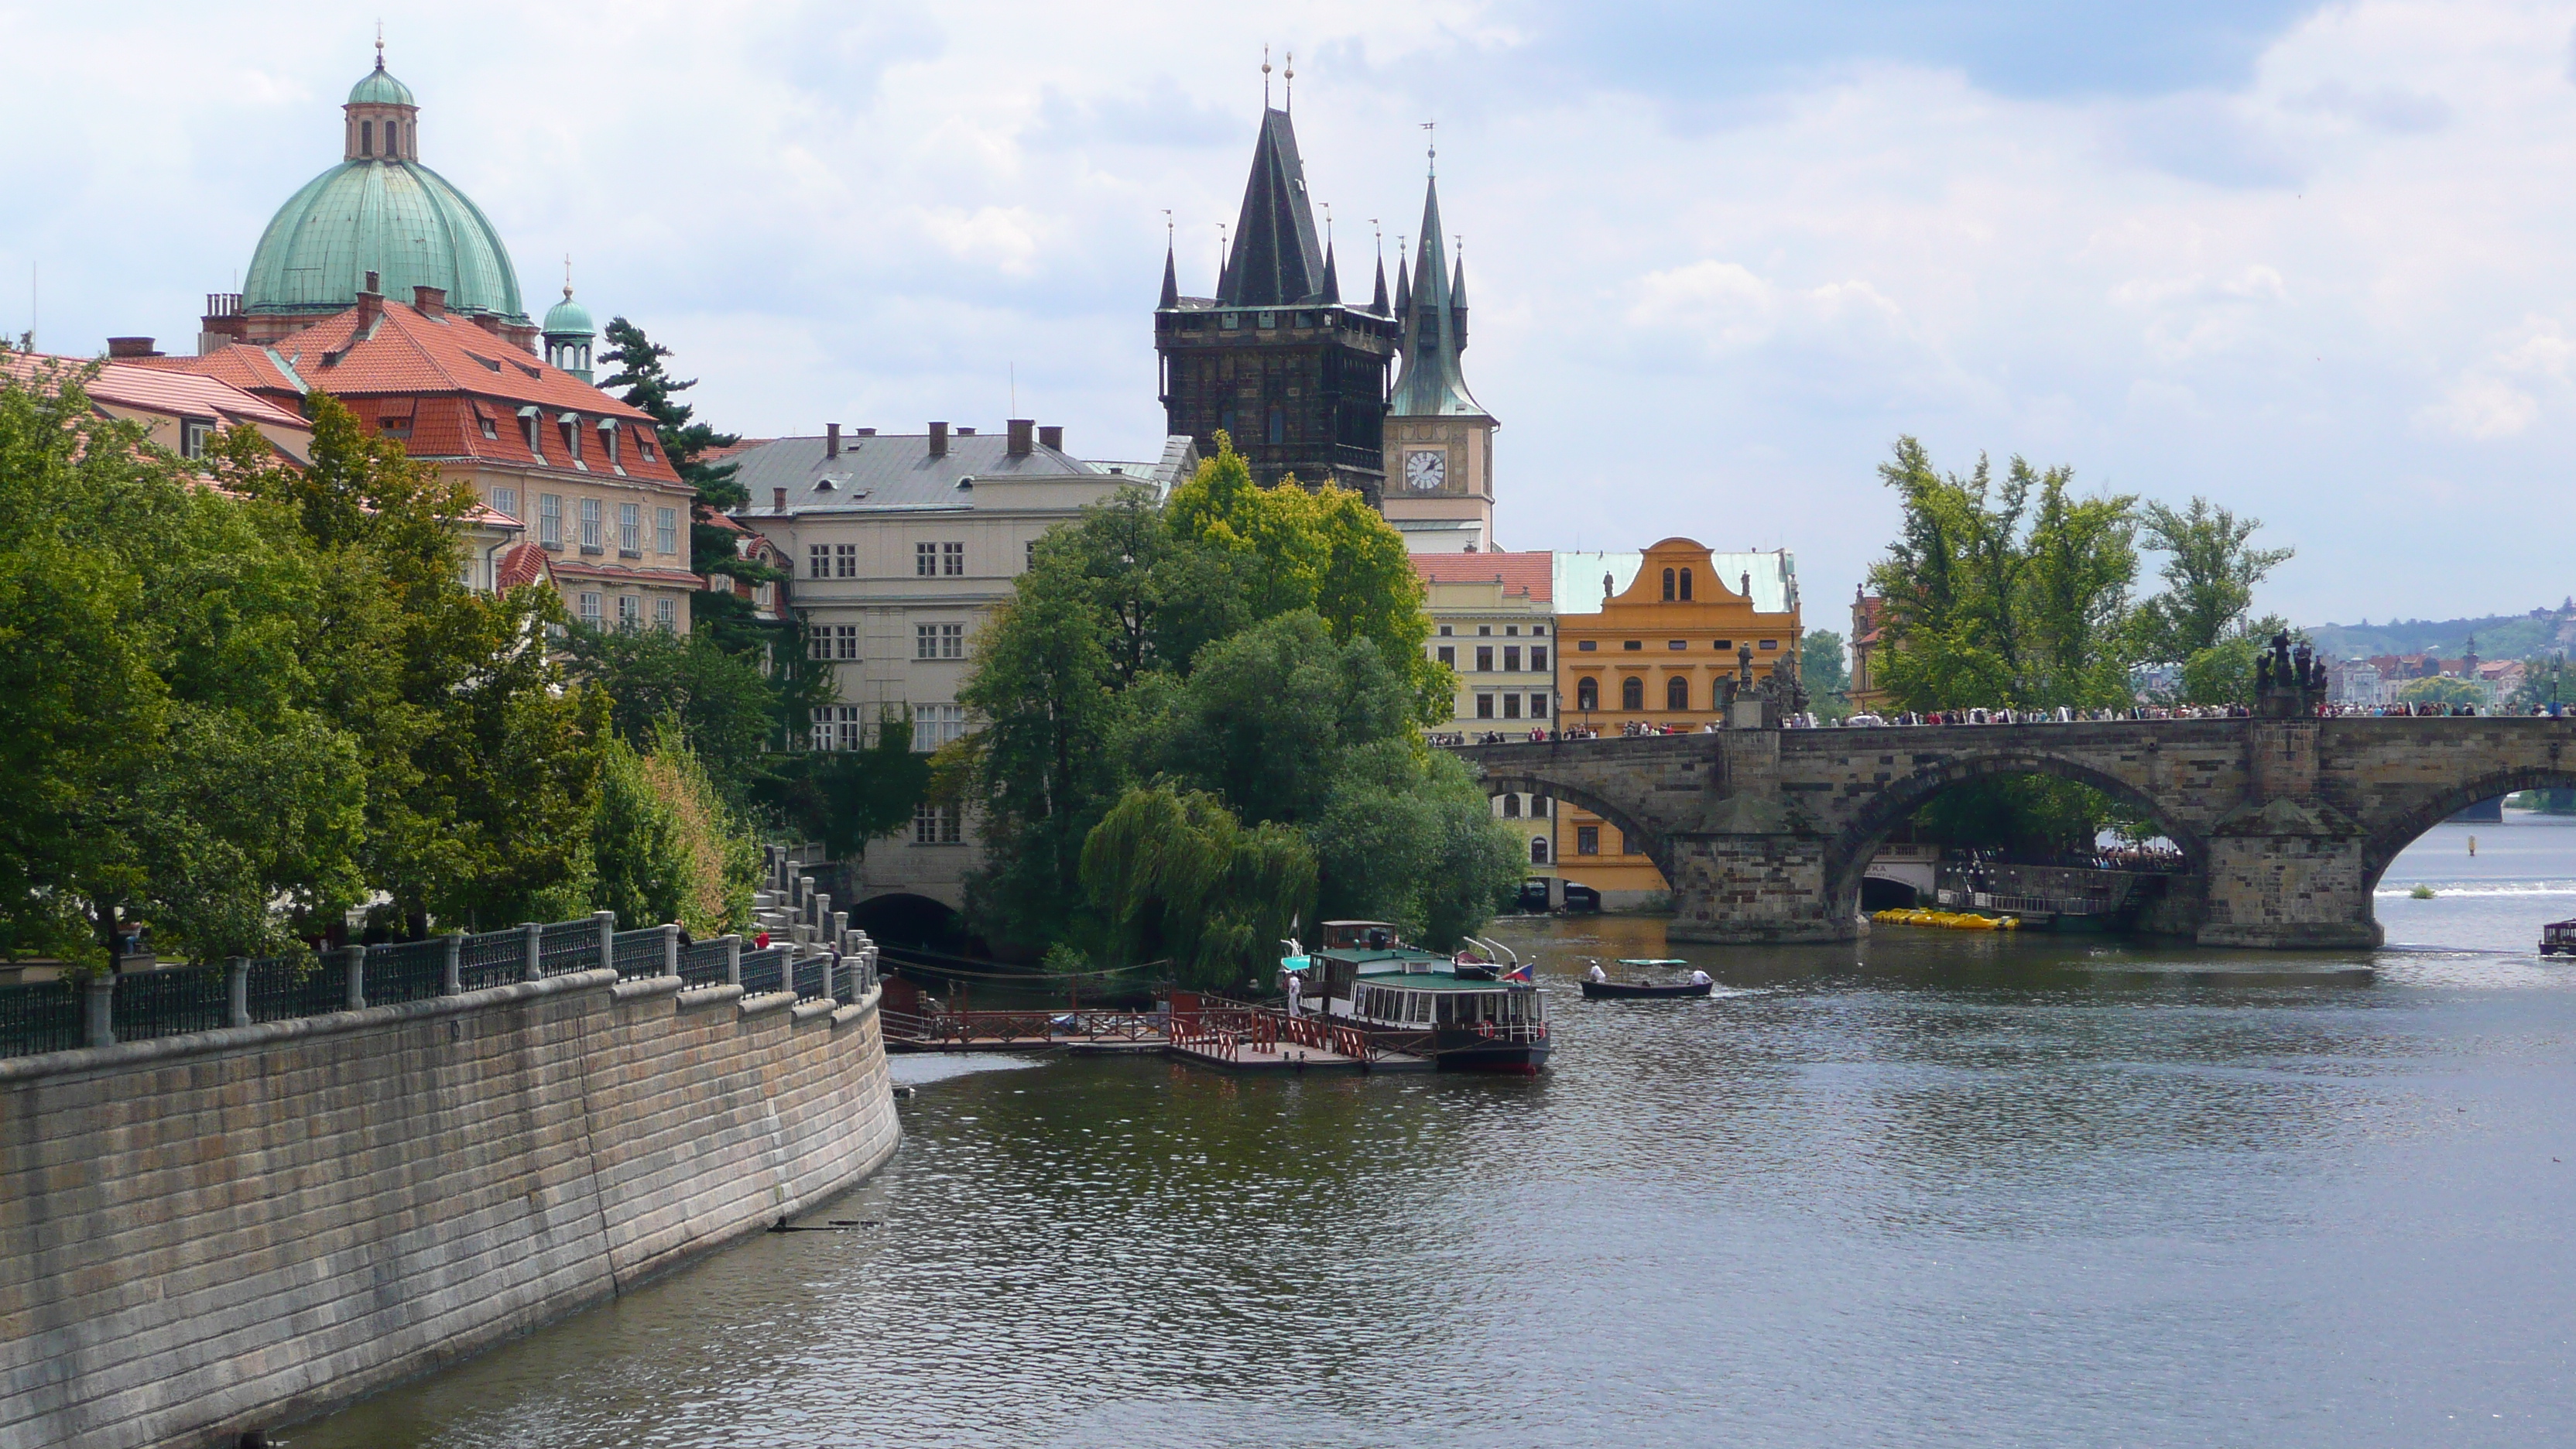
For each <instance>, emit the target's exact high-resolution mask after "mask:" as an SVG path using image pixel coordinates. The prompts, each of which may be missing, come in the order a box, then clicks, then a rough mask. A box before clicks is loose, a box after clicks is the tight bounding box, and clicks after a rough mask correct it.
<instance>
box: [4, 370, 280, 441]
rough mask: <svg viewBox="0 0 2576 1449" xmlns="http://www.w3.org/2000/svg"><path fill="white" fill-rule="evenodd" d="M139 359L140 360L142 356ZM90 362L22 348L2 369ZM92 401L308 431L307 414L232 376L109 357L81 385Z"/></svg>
mask: <svg viewBox="0 0 2576 1449" xmlns="http://www.w3.org/2000/svg"><path fill="white" fill-rule="evenodd" d="M138 360H139V359H138ZM88 365H89V364H88V363H87V362H85V361H83V360H82V359H80V358H76V357H44V356H35V355H30V354H28V353H23V352H10V353H0V369H5V370H7V371H8V372H10V373H11V374H13V375H15V376H17V377H19V378H21V379H24V380H32V379H34V378H35V377H36V376H38V375H39V374H40V373H42V372H44V371H46V370H48V369H56V370H60V371H62V372H64V373H66V374H68V373H70V372H72V371H75V370H77V369H80V368H83V367H87V366H88ZM83 390H84V391H86V392H87V393H88V394H89V396H90V399H91V401H93V402H102V403H113V404H115V405H117V406H119V407H130V408H138V409H140V410H142V411H144V412H149V413H163V414H167V415H169V416H172V417H211V418H218V419H221V420H222V421H224V422H228V423H236V422H239V423H250V422H257V423H267V424H269V425H271V426H273V427H281V428H294V429H296V430H298V431H310V430H311V428H312V424H310V423H308V422H306V421H305V420H304V415H303V414H301V413H298V412H293V411H291V410H289V409H286V408H281V407H279V406H278V405H277V404H275V403H273V402H270V401H269V400H268V399H266V398H263V397H260V396H258V395H257V394H255V393H252V392H250V391H249V390H247V389H246V388H244V387H242V386H241V385H240V384H238V383H235V382H233V381H231V380H229V379H225V378H220V377H209V376H204V375H193V374H190V373H185V372H176V371H172V370H170V369H167V368H159V367H140V366H136V365H134V363H131V362H110V363H106V364H104V365H102V366H101V367H100V368H99V372H98V376H97V377H94V378H92V379H90V380H89V382H87V383H86V384H84V386H83Z"/></svg>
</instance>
